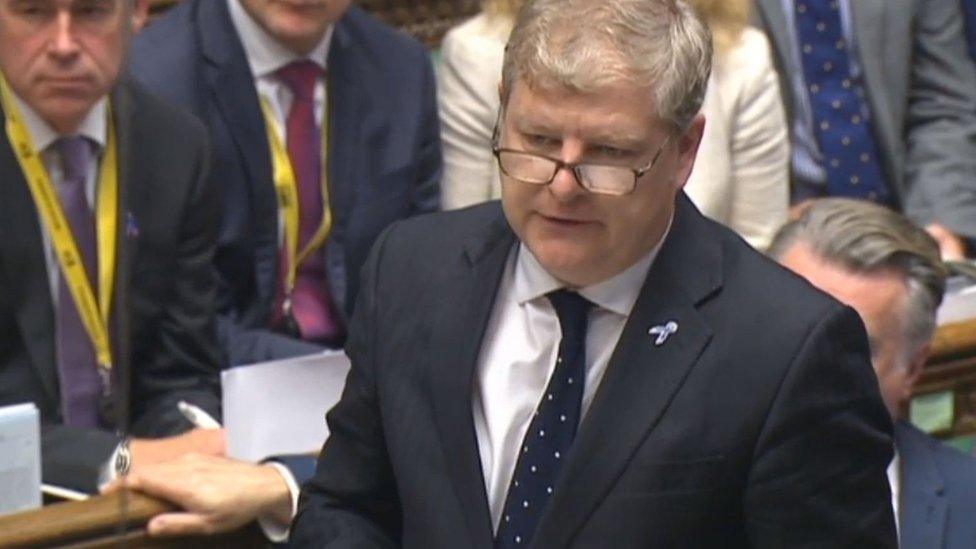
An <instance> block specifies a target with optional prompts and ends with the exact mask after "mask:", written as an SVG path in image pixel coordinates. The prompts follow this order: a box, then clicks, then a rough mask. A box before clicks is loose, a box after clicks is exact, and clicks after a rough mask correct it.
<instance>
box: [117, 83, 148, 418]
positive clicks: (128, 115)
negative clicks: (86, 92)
mask: <svg viewBox="0 0 976 549" xmlns="http://www.w3.org/2000/svg"><path fill="white" fill-rule="evenodd" d="M129 85H130V84H129V81H128V78H127V77H123V78H122V79H121V81H120V83H119V85H118V86H116V89H115V92H114V93H113V94H112V108H113V113H114V120H113V122H114V124H115V135H116V143H117V147H118V156H117V158H118V182H119V185H118V189H119V196H118V212H117V214H116V215H117V219H116V237H115V250H116V252H115V253H116V256H115V284H114V285H113V293H112V313H111V317H110V325H111V338H112V361H113V364H112V366H113V376H114V378H115V379H114V382H113V383H114V384H115V387H113V389H121V390H118V391H117V392H116V402H115V405H116V406H117V409H118V410H126V411H128V410H131V409H132V408H131V406H130V405H129V404H130V403H129V394H130V390H131V386H132V385H131V377H132V375H131V374H132V372H131V369H130V367H131V365H130V364H129V357H130V341H131V340H130V337H129V336H130V325H131V312H132V308H131V306H130V303H131V299H130V298H131V293H130V291H129V290H130V286H131V279H130V276H129V275H130V273H131V268H130V267H131V261H132V258H133V257H135V248H136V244H137V243H136V241H135V235H136V234H137V230H136V229H135V226H133V227H130V226H129V223H130V222H131V223H132V224H133V225H135V224H137V223H138V220H137V219H136V218H135V215H134V214H133V212H132V208H133V203H132V201H130V200H129V188H130V186H131V185H133V181H134V178H135V177H137V175H136V173H135V172H134V170H133V166H137V165H140V164H139V162H138V161H135V160H134V158H133V156H134V155H135V154H136V153H137V151H139V150H140V149H139V148H138V147H132V144H133V143H142V142H145V140H144V136H143V135H142V134H141V132H139V131H138V129H137V128H136V127H135V123H136V121H138V117H136V116H134V114H135V107H134V105H133V104H132V102H133V99H132V93H131V90H130V88H129ZM117 418H118V419H119V420H121V421H122V423H120V424H119V425H117V426H116V427H118V428H119V429H121V430H123V432H127V431H128V427H129V423H128V422H129V419H130V418H129V417H128V414H127V413H126V414H119V415H117Z"/></svg>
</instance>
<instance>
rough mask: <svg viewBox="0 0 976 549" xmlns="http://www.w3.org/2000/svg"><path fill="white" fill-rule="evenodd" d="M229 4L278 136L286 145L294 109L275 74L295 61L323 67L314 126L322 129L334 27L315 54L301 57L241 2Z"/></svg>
mask: <svg viewBox="0 0 976 549" xmlns="http://www.w3.org/2000/svg"><path fill="white" fill-rule="evenodd" d="M227 3H228V8H229V11H230V19H231V22H232V23H233V24H234V28H235V29H236V30H237V35H238V36H240V38H241V45H242V46H244V55H245V56H246V57H247V62H248V65H249V66H250V67H251V74H252V75H253V76H254V85H255V87H256V88H257V91H258V96H259V97H261V98H262V99H264V100H265V101H267V102H268V106H269V107H271V113H272V114H273V116H274V119H275V122H277V125H276V126H275V131H276V132H277V133H278V137H279V138H280V139H281V142H282V143H285V137H286V136H285V133H284V128H285V119H286V118H287V116H288V111H289V110H290V109H291V102H292V93H291V90H290V89H288V86H286V85H285V83H284V82H283V81H281V79H279V78H278V77H277V76H276V75H275V72H276V71H277V70H278V69H280V68H282V67H284V66H285V65H287V64H289V63H292V62H294V61H299V60H302V59H308V60H309V61H312V62H313V63H315V64H316V65H318V66H320V67H322V75H321V76H320V77H319V79H318V81H317V82H316V83H315V96H314V97H315V123H316V124H318V125H319V126H320V127H321V126H322V117H323V116H325V102H326V99H327V96H326V93H327V92H326V87H325V70H326V68H327V60H328V58H329V46H330V44H331V43H332V32H333V30H334V27H333V26H332V25H330V26H329V27H328V29H326V31H325V34H324V35H323V36H322V40H320V41H319V43H318V44H317V45H316V46H315V47H314V48H312V51H311V52H309V54H308V55H305V56H301V55H298V54H296V53H294V52H292V51H291V50H289V49H288V48H286V47H284V46H282V45H281V44H279V43H278V42H276V41H275V40H274V38H272V37H271V35H269V34H268V33H267V31H265V30H264V29H263V28H261V26H260V25H258V24H257V22H256V21H254V19H253V18H252V17H251V16H250V14H248V13H247V12H246V11H244V7H243V6H241V2H240V0H227ZM286 144H287V143H286Z"/></svg>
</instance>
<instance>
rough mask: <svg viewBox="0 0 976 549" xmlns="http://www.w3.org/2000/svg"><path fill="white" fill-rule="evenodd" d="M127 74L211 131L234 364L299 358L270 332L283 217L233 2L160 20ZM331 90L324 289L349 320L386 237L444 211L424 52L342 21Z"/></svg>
mask: <svg viewBox="0 0 976 549" xmlns="http://www.w3.org/2000/svg"><path fill="white" fill-rule="evenodd" d="M131 70H132V72H133V74H135V75H136V77H137V78H139V79H141V80H142V81H143V82H144V83H146V84H147V85H148V86H149V87H150V89H152V90H154V91H155V92H157V93H159V94H160V95H162V96H164V97H166V98H168V99H170V100H172V101H174V102H176V103H178V104H180V105H182V106H183V107H185V108H187V109H189V110H190V111H191V112H193V113H194V114H195V115H197V117H199V118H200V119H201V120H202V121H203V122H204V124H205V125H206V126H207V127H208V128H209V130H210V137H211V141H212V146H213V150H214V161H213V170H212V174H211V175H212V178H213V180H214V183H215V184H216V185H217V186H218V188H219V189H220V191H221V192H222V212H221V216H222V217H221V227H220V235H219V241H218V249H217V255H216V264H217V269H218V272H219V274H220V277H221V283H222V284H221V288H220V293H219V296H218V297H219V301H218V310H219V312H220V313H221V317H222V321H221V335H222V337H223V338H224V340H225V349H227V350H228V351H229V354H230V357H229V358H230V362H231V364H239V363H245V362H251V361H258V360H263V359H267V358H273V357H281V356H286V355H290V354H296V352H301V351H303V350H305V348H303V347H295V346H294V345H290V344H287V343H286V341H285V340H283V338H274V337H272V336H271V334H269V333H268V332H267V331H265V329H266V328H267V327H268V325H269V320H270V315H271V307H272V302H273V299H274V295H275V289H276V287H277V284H278V281H277V276H278V273H277V252H278V210H277V203H276V199H275V193H274V188H273V184H272V177H271V174H272V164H271V158H270V153H269V146H268V142H267V136H266V132H265V126H264V120H263V119H262V116H261V110H260V104H259V102H258V101H259V100H258V95H257V91H256V89H255V86H254V79H253V77H252V74H251V70H250V68H249V65H248V61H247V58H246V57H245V53H244V49H243V46H242V45H241V41H240V38H239V37H238V35H237V31H236V29H235V28H234V25H233V23H232V22H231V19H230V15H229V13H228V9H227V0H188V1H186V2H183V3H182V4H181V5H179V6H178V7H176V8H174V9H173V10H171V11H170V12H169V13H167V14H166V16H164V17H163V18H161V19H160V20H158V21H156V22H154V23H152V24H151V25H150V26H149V27H147V28H146V29H145V30H144V31H143V32H142V33H141V34H140V35H139V36H138V37H137V38H136V40H135V43H134V44H133V48H132V53H131ZM327 86H328V101H329V105H328V113H329V120H328V125H329V136H330V140H329V147H328V177H329V199H330V204H329V207H330V209H331V211H332V231H331V233H330V235H329V238H328V241H327V243H326V245H325V246H324V252H323V253H324V254H325V260H326V266H327V275H328V283H329V290H330V292H331V295H332V297H333V298H334V299H335V301H336V303H337V305H338V307H339V309H341V313H342V314H343V315H345V316H346V317H347V318H348V316H349V315H350V314H351V313H352V306H353V303H354V302H355V297H356V293H357V289H358V277H359V271H360V268H361V266H362V264H363V262H364V261H365V259H366V255H367V253H368V252H369V248H370V246H371V245H372V244H373V241H374V240H375V239H376V237H377V236H378V235H379V233H380V232H381V231H382V230H383V229H384V228H385V227H386V226H387V225H389V224H390V223H391V222H393V221H395V220H397V219H402V218H405V217H409V216H411V215H414V214H417V213H420V212H427V211H433V210H436V209H437V208H438V206H439V196H440V193H439V181H440V174H441V152H440V135H439V128H438V120H437V111H436V100H435V92H434V89H435V88H434V79H433V70H432V68H431V65H430V60H429V57H428V55H427V52H426V50H425V49H424V48H423V46H421V45H420V44H419V43H417V42H416V41H414V40H412V39H410V38H408V37H407V36H406V35H404V34H402V33H400V32H398V31H395V30H394V29H392V28H390V27H388V26H386V25H384V24H382V23H380V22H378V21H376V20H375V19H373V18H372V17H371V16H369V15H367V14H366V13H364V12H363V11H362V10H360V9H359V8H356V7H351V8H350V9H349V11H348V12H347V13H346V14H345V15H344V16H343V17H342V19H341V20H340V21H339V22H337V23H336V25H335V31H334V34H333V38H332V44H331V46H330V50H329V58H328V77H327ZM283 343H284V344H285V345H284V346H283V345H282V344H283Z"/></svg>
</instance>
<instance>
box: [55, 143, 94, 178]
mask: <svg viewBox="0 0 976 549" xmlns="http://www.w3.org/2000/svg"><path fill="white" fill-rule="evenodd" d="M54 144H55V147H56V148H57V150H58V154H59V155H60V156H61V169H62V170H63V171H64V179H65V181H71V182H78V181H84V180H85V178H86V177H87V176H88V167H89V166H90V165H91V160H92V153H93V151H92V145H93V143H92V141H91V140H90V139H88V138H87V137H84V136H82V135H71V136H67V137H61V138H59V139H58V140H57V141H55V142H54Z"/></svg>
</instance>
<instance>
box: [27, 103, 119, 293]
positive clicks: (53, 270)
mask: <svg viewBox="0 0 976 549" xmlns="http://www.w3.org/2000/svg"><path fill="white" fill-rule="evenodd" d="M11 95H12V96H13V99H14V103H15V104H16V105H17V110H18V111H20V116H21V119H22V120H23V121H24V126H26V127H27V132H28V133H29V134H30V137H31V142H32V143H33V145H34V150H35V151H39V152H40V155H41V162H42V163H43V164H44V169H45V170H46V171H47V175H48V178H50V181H51V185H52V186H54V187H55V188H56V187H57V182H59V181H61V180H62V179H63V178H64V169H63V168H62V167H61V155H60V154H59V153H58V151H57V149H56V148H55V147H52V145H54V142H55V141H57V140H58V138H60V137H62V136H61V135H60V134H58V132H57V131H55V130H54V128H52V127H51V126H50V125H49V124H48V123H47V122H45V121H44V119H43V118H41V116H40V115H39V114H37V113H36V112H34V110H33V109H31V108H30V107H29V106H28V105H27V104H26V103H24V101H23V100H21V99H20V98H19V97H17V94H11ZM106 109H107V100H106V99H105V98H102V99H100V100H99V101H98V102H97V103H95V105H94V106H93V107H92V108H91V110H89V111H88V114H87V115H85V118H84V119H82V121H81V124H80V125H79V126H78V131H76V132H75V133H74V135H81V136H84V137H87V138H88V139H91V140H92V141H94V142H95V143H96V144H97V145H98V150H99V151H102V150H104V149H105V142H106V141H107V135H108V123H107V121H106V118H105V116H106ZM94 158H95V159H96V160H98V159H99V155H98V154H96V155H95V156H94ZM99 164H100V162H98V161H96V162H92V163H91V165H89V166H88V174H87V175H86V176H85V197H86V198H87V199H88V206H89V207H90V208H91V209H92V212H94V211H95V186H96V184H97V181H98V169H99ZM38 221H39V223H40V227H41V239H42V242H43V244H44V260H45V263H46V265H47V278H48V284H49V286H50V288H51V302H52V303H53V304H54V307H55V310H57V307H58V289H59V285H60V283H61V282H60V278H61V277H60V274H61V267H60V265H59V264H58V258H57V256H56V255H55V254H56V252H55V251H54V247H53V246H52V245H51V235H50V234H49V233H48V230H47V227H46V226H45V225H44V220H43V219H41V216H40V215H38Z"/></svg>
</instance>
